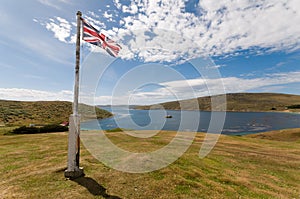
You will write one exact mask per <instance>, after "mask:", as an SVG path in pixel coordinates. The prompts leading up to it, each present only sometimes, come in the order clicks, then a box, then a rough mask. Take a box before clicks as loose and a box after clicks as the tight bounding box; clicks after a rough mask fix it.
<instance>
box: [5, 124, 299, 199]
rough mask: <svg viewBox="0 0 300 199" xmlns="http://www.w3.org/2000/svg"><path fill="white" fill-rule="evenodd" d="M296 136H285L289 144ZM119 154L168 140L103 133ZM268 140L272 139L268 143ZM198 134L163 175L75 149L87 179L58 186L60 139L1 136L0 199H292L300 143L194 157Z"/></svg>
mask: <svg viewBox="0 0 300 199" xmlns="http://www.w3.org/2000/svg"><path fill="white" fill-rule="evenodd" d="M295 131H299V130H286V131H285V134H284V135H282V134H280V133H279V134H278V135H277V134H276V133H275V134H276V136H280V137H281V136H288V134H290V133H291V134H293V132H295ZM107 134H108V137H110V139H112V140H113V142H114V143H116V144H117V145H118V146H119V147H123V148H126V149H128V150H133V151H146V150H148V151H151V150H153V147H154V146H155V147H156V148H159V147H161V146H164V145H165V144H167V143H168V142H169V141H170V140H171V139H172V138H173V136H174V135H175V134H174V132H161V133H160V134H158V135H156V136H154V137H153V138H150V139H149V140H147V139H138V138H132V137H130V136H128V135H125V134H122V133H117V132H114V133H107ZM275 134H274V135H275ZM203 137H204V134H201V133H198V134H197V137H196V139H195V141H194V142H193V144H192V146H191V147H190V148H189V149H188V151H187V152H186V153H185V154H184V155H183V156H182V157H181V158H180V159H178V160H177V161H176V162H175V163H173V164H171V165H170V166H169V167H166V168H164V169H161V170H159V171H154V172H150V173H145V174H130V173H123V172H120V171H116V170H113V169H110V168H108V167H106V166H105V165H103V164H102V163H100V162H99V161H97V160H96V159H95V158H93V156H91V155H90V153H89V152H88V151H87V150H86V149H85V148H84V146H82V151H81V152H82V153H81V166H83V167H84V171H85V173H86V177H84V178H79V179H77V180H75V181H70V180H65V179H64V175H63V171H64V169H65V166H66V161H67V160H66V156H67V134H66V133H53V134H40V135H17V136H1V135H0V155H1V159H0V172H1V182H0V198H299V197H300V191H299V190H300V172H299V168H300V142H299V139H298V141H293V140H289V141H275V140H268V139H259V138H249V137H232V136H221V137H220V139H219V142H218V144H217V145H216V147H215V148H214V149H213V151H212V152H211V153H210V154H209V155H208V156H207V157H206V158H204V159H200V158H199V157H198V153H199V149H200V146H201V144H202V141H203Z"/></svg>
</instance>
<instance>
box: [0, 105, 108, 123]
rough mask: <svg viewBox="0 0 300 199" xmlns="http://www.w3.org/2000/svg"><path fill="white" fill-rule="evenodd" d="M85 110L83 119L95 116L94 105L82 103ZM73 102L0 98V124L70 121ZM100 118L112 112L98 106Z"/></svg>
mask: <svg viewBox="0 0 300 199" xmlns="http://www.w3.org/2000/svg"><path fill="white" fill-rule="evenodd" d="M80 110H83V111H84V112H85V114H84V118H83V119H88V118H91V117H93V113H94V107H92V106H87V105H83V104H81V105H80ZM71 113H72V103H71V102H65V101H39V102H20V101H7V100H0V125H26V124H30V123H34V124H49V123H60V122H63V121H68V120H69V116H70V114H71ZM96 113H97V117H98V118H107V117H110V116H111V113H109V112H107V111H105V110H102V109H99V108H96Z"/></svg>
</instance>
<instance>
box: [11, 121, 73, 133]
mask: <svg viewBox="0 0 300 199" xmlns="http://www.w3.org/2000/svg"><path fill="white" fill-rule="evenodd" d="M68 130H69V128H68V127H67V126H61V125H59V124H49V125H45V126H42V127H34V126H30V127H27V126H21V127H19V128H15V129H13V130H12V131H9V132H7V133H5V134H6V135H13V134H37V133H52V132H65V131H68Z"/></svg>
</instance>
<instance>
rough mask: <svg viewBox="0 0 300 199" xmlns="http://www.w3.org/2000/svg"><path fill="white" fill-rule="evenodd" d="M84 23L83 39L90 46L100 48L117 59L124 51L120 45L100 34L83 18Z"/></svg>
mask: <svg viewBox="0 0 300 199" xmlns="http://www.w3.org/2000/svg"><path fill="white" fill-rule="evenodd" d="M81 20H82V23H83V37H82V39H83V40H84V41H86V42H88V43H90V44H93V45H96V46H99V47H101V48H103V49H105V50H106V52H107V53H108V54H110V55H111V56H113V57H117V56H118V53H119V51H120V50H121V49H122V48H121V46H120V45H119V44H117V43H116V42H115V41H113V40H111V39H110V38H109V37H107V36H106V35H104V34H103V33H100V32H99V31H98V30H97V29H96V28H94V27H93V26H92V25H91V24H89V23H88V22H87V21H86V20H85V19H83V18H81Z"/></svg>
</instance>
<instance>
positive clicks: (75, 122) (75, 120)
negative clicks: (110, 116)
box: [65, 11, 84, 179]
mask: <svg viewBox="0 0 300 199" xmlns="http://www.w3.org/2000/svg"><path fill="white" fill-rule="evenodd" d="M81 16H82V14H81V12H80V11H78V12H77V39H76V66H75V85H74V102H73V114H72V115H70V118H69V137H68V163H67V170H65V177H66V178H70V179H74V178H78V177H81V176H83V175H84V173H83V168H80V167H79V158H80V115H79V114H78V96H79V65H80V30H81Z"/></svg>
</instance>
